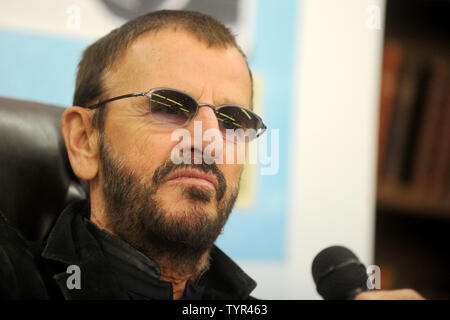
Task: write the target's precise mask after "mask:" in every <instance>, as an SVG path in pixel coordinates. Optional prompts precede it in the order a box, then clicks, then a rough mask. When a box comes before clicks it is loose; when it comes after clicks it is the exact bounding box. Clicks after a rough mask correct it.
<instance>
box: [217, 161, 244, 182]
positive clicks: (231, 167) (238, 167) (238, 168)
mask: <svg viewBox="0 0 450 320" xmlns="http://www.w3.org/2000/svg"><path fill="white" fill-rule="evenodd" d="M218 167H219V170H220V171H222V173H223V175H224V176H225V179H226V180H227V184H228V186H230V187H233V188H235V187H237V185H238V182H239V178H240V176H241V172H242V169H243V167H244V166H243V165H242V164H223V165H218Z"/></svg>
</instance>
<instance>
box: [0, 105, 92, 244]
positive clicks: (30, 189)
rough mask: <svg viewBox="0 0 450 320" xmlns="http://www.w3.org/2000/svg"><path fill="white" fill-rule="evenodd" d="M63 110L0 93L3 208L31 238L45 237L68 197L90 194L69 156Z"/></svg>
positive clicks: (0, 208)
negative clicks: (64, 136)
mask: <svg viewBox="0 0 450 320" xmlns="http://www.w3.org/2000/svg"><path fill="white" fill-rule="evenodd" d="M63 112H64V109H63V108H61V107H57V106H50V105H44V104H40V103H35V102H29V101H22V100H15V99H8V98H2V97H0V211H1V213H2V214H3V215H4V216H5V217H6V218H7V219H8V220H9V223H10V224H11V225H13V226H14V227H16V228H17V229H19V230H20V231H21V233H22V235H23V236H24V237H25V238H26V239H28V240H37V239H42V238H43V237H45V236H46V235H47V234H48V232H49V230H50V228H51V227H52V225H53V224H54V222H55V220H56V218H57V217H58V215H59V214H60V213H61V211H62V209H63V208H64V207H65V206H66V205H67V204H68V203H69V202H70V201H72V200H75V199H84V198H86V185H85V183H83V182H82V181H80V180H79V179H78V178H77V177H76V176H75V175H74V173H73V171H72V168H71V166H70V163H69V160H68V157H67V151H66V147H65V144H64V140H63V137H62V133H61V116H62V113H63Z"/></svg>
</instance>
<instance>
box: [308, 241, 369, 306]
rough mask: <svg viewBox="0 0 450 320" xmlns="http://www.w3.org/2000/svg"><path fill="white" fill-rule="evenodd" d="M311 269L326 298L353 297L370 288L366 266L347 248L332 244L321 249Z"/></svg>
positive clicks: (321, 293) (320, 291)
mask: <svg viewBox="0 0 450 320" xmlns="http://www.w3.org/2000/svg"><path fill="white" fill-rule="evenodd" d="M311 269H312V276H313V279H314V282H315V283H316V288H317V292H318V293H319V294H320V295H321V296H322V297H323V298H324V299H325V300H344V299H353V298H354V297H355V296H356V295H357V294H358V293H360V292H362V291H366V290H368V288H367V279H368V275H367V272H366V267H365V266H364V265H363V264H362V263H361V262H360V261H359V259H358V257H356V255H355V254H354V253H353V252H351V251H350V250H349V249H347V248H344V247H341V246H332V247H329V248H326V249H324V250H322V251H320V252H319V253H318V254H317V256H316V257H315V258H314V260H313V263H312V268H311Z"/></svg>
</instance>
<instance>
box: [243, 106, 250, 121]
mask: <svg viewBox="0 0 450 320" xmlns="http://www.w3.org/2000/svg"><path fill="white" fill-rule="evenodd" d="M241 111H242V112H243V113H245V115H246V116H247V117H248V118H249V119H250V120H252V117H250V115H249V114H248V113H247V111H245V109H242V108H241Z"/></svg>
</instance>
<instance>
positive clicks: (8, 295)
mask: <svg viewBox="0 0 450 320" xmlns="http://www.w3.org/2000/svg"><path fill="white" fill-rule="evenodd" d="M85 207H86V203H85V202H75V203H72V204H70V205H69V206H67V207H66V209H65V210H64V211H63V212H62V213H61V215H60V216H59V217H58V220H57V221H56V223H55V226H54V227H53V229H52V230H51V232H50V233H49V236H48V238H47V239H46V240H44V241H39V242H28V241H26V240H25V239H24V238H23V237H22V236H21V235H20V233H19V232H18V231H17V230H16V229H15V228H13V227H12V226H10V225H9V224H8V223H7V221H6V219H5V218H4V217H2V216H1V215H0V298H1V299H130V294H129V292H128V291H127V290H126V289H125V288H124V287H123V286H122V285H121V283H120V281H119V280H118V276H117V274H116V273H115V272H114V271H113V268H112V267H111V265H110V264H109V261H108V260H107V259H106V257H105V254H104V252H103V251H102V247H101V246H100V244H99V241H98V240H97V239H96V237H94V235H93V234H92V231H90V230H89V228H88V227H87V225H86V223H85V221H84V219H85V218H84V216H83V214H82V213H83V210H84V208H85ZM70 265H77V266H79V268H80V271H81V275H82V277H81V289H69V288H68V287H67V279H68V278H69V277H70V276H71V273H70V272H69V273H68V270H67V268H68V266H70ZM195 286H197V288H201V289H202V290H201V292H202V294H201V298H202V299H251V298H252V297H251V296H250V293H251V291H253V289H254V288H255V287H256V283H255V282H254V281H253V280H252V279H251V278H250V277H249V276H247V275H246V274H245V273H244V272H243V271H242V270H241V269H240V268H239V267H238V266H237V265H236V264H235V263H234V262H233V261H232V260H231V259H230V258H229V257H227V256H226V255H225V254H224V253H223V252H222V251H220V250H219V249H218V248H217V247H215V246H214V248H213V249H212V251H211V266H210V268H209V269H208V270H207V271H206V272H205V273H204V274H203V275H202V276H201V277H200V279H199V280H198V281H197V282H196V284H195ZM149 298H150V299H153V298H154V299H157V298H158V297H149Z"/></svg>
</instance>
